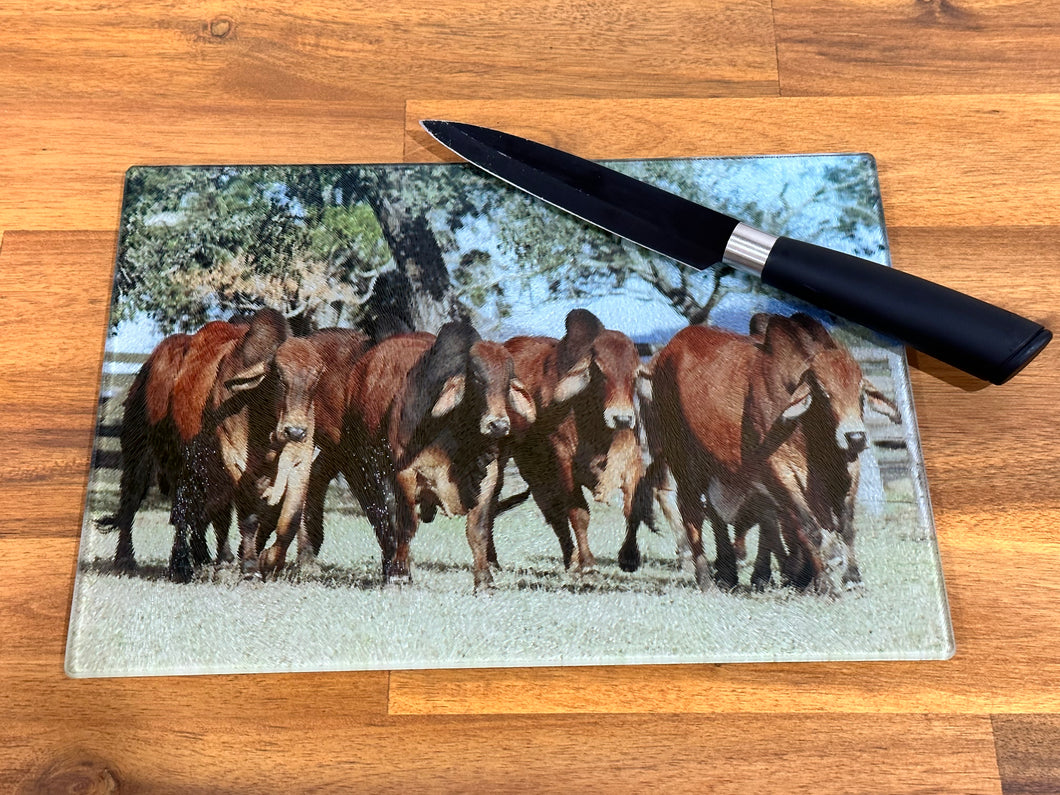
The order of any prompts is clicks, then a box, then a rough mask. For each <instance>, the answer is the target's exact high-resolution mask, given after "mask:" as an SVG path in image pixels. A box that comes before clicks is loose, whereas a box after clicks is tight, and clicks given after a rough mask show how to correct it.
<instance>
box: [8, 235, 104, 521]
mask: <svg viewBox="0 0 1060 795" xmlns="http://www.w3.org/2000/svg"><path fill="white" fill-rule="evenodd" d="M113 259H114V235H113V233H109V232H108V233H51V234H26V233H16V232H8V233H7V234H6V235H5V236H4V244H3V248H2V249H0V302H2V303H0V306H2V308H0V368H2V371H3V373H4V377H3V380H0V405H3V406H4V411H3V412H0V484H2V485H0V536H3V535H7V534H11V535H16V534H24V533H28V534H30V535H41V536H47V535H65V536H68V537H70V536H74V535H76V534H77V533H79V532H80V527H81V520H80V515H81V511H82V509H83V506H84V490H85V483H86V479H87V475H88V462H89V457H90V455H91V449H92V432H93V428H94V427H95V422H96V407H97V404H98V403H97V395H98V385H99V379H100V367H101V362H102V357H103V342H104V339H105V336H106V325H107V312H108V309H109V306H110V287H111V273H112V271H113V267H114V266H113ZM60 307H61V309H59V308H60Z"/></svg>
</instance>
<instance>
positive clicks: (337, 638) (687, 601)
mask: <svg viewBox="0 0 1060 795" xmlns="http://www.w3.org/2000/svg"><path fill="white" fill-rule="evenodd" d="M342 497H343V495H342V493H341V489H340V488H338V487H333V488H332V495H331V497H330V502H329V512H328V515H327V521H326V524H325V532H326V534H327V535H326V539H325V542H324V547H323V549H322V551H321V563H322V564H323V565H322V571H321V573H320V574H319V575H318V576H313V577H304V578H303V577H299V576H297V575H296V574H291V575H288V576H285V577H283V578H282V579H281V580H279V581H274V582H268V583H262V582H260V581H244V580H243V579H242V577H241V576H240V575H239V573H238V571H236V570H235V569H234V568H233V567H220V568H215V567H213V566H208V567H206V568H205V569H204V570H203V571H202V572H201V573H200V575H199V576H198V577H197V579H196V580H194V581H193V582H192V583H190V584H187V585H175V584H173V583H170V582H168V581H167V580H166V579H165V565H166V562H167V558H168V554H169V548H170V544H171V543H172V535H171V533H170V530H169V527H168V525H167V519H168V516H167V512H166V511H165V510H164V508H163V506H161V504H153V505H149V506H145V509H144V510H143V511H142V512H141V513H140V515H139V516H138V517H137V523H136V527H135V543H136V551H137V559H138V561H139V562H140V565H141V569H140V571H139V572H138V573H137V574H136V575H133V576H120V575H118V574H117V573H116V572H115V571H114V569H113V566H112V565H111V559H112V558H113V554H114V544H115V542H116V535H114V534H111V535H102V534H100V533H99V532H98V530H97V529H96V528H95V524H94V521H87V522H86V529H85V533H84V536H83V540H82V548H81V557H80V570H79V574H78V583H77V588H76V592H75V597H74V614H73V618H72V620H71V631H70V643H69V647H68V660H67V667H68V670H69V672H70V673H71V674H72V675H75V676H100V675H102V676H106V675H129V674H168V673H207V672H234V671H294V670H327V669H357V668H415V667H464V666H485V665H542V664H590V663H633V662H694V661H712V662H718V661H751V660H765V661H770V660H811V659H813V660H816V659H878V658H885V659H893V658H902V659H906V658H922V657H924V658H938V657H945V656H948V655H949V654H951V653H952V636H951V631H950V627H949V619H948V610H947V606H946V602H945V595H944V592H943V587H942V579H941V573H940V571H939V567H938V555H937V551H936V547H935V542H934V538H933V535H932V534H931V531H930V528H928V527H924V526H923V525H922V523H921V521H920V519H919V514H918V510H917V508H916V505H915V504H914V503H913V501H912V496H911V493H906V491H905V490H904V489H902V488H901V486H899V488H898V489H897V490H892V491H890V492H888V502H887V503H886V506H885V508H884V511H883V512H882V514H879V515H874V516H868V515H864V514H863V515H861V516H860V517H859V520H860V523H859V532H860V535H859V538H858V558H859V562H860V563H861V570H862V574H863V577H864V581H865V587H864V589H863V590H862V591H861V592H857V593H849V594H846V595H844V596H843V597H842V598H839V599H836V600H832V599H826V598H822V597H818V596H814V595H810V594H800V593H794V592H792V591H791V590H789V589H782V588H776V589H770V590H767V591H765V592H762V593H754V592H752V591H751V590H750V589H749V588H748V587H746V583H747V581H748V579H749V577H750V572H749V570H745V571H743V572H741V577H742V582H743V583H744V586H743V587H741V589H739V590H737V591H736V592H734V593H731V594H726V593H720V592H710V593H701V592H700V591H699V590H698V589H697V588H696V587H695V583H694V578H693V577H692V575H691V574H689V573H688V572H687V571H683V570H681V569H680V568H678V567H677V566H676V565H675V563H674V542H673V538H672V536H670V535H667V534H658V535H653V534H651V533H648V532H647V531H644V532H643V533H642V540H641V549H642V551H643V552H644V558H645V562H644V566H643V567H642V568H641V570H640V571H638V572H637V573H636V574H627V573H625V572H623V571H621V570H620V569H619V567H618V564H617V561H616V557H617V551H618V548H619V546H620V544H621V541H622V535H623V532H624V525H623V522H622V516H621V511H620V510H619V509H617V508H615V507H613V506H600V505H595V504H594V505H593V506H592V511H593V513H592V525H591V526H590V541H591V544H592V546H593V551H594V552H595V553H596V555H597V558H598V563H599V571H598V572H597V573H596V574H593V575H590V576H583V577H572V576H569V575H567V574H566V573H565V572H564V571H563V570H562V566H561V563H560V561H559V545H558V543H557V541H556V539H555V536H554V535H553V534H552V532H551V531H550V530H549V529H547V527H546V525H545V524H544V521H543V520H542V518H541V515H540V513H538V511H537V509H536V508H535V507H534V506H533V504H532V503H525V504H524V505H522V506H520V507H519V508H517V509H515V510H513V511H511V512H510V513H508V514H505V515H504V516H503V517H501V519H500V520H498V522H497V527H496V539H497V549H498V554H499V556H500V558H501V564H502V567H503V568H502V571H500V572H499V573H498V574H497V575H496V586H497V587H496V590H495V592H494V593H493V594H492V595H489V596H476V595H474V594H473V593H472V576H471V571H470V559H471V554H470V551H469V549H468V546H467V541H466V538H465V535H464V523H463V520H462V519H446V518H444V517H438V519H436V520H435V521H434V522H433V523H431V524H428V525H424V526H422V527H421V529H420V532H419V534H418V535H417V537H416V539H415V541H414V543H413V556H414V572H413V576H414V582H413V583H412V584H411V585H407V586H402V587H388V588H383V587H381V576H380V572H379V565H380V564H379V549H378V546H377V545H376V542H375V538H374V536H373V535H372V533H371V531H370V530H369V528H368V524H367V522H366V521H365V520H364V519H363V518H361V517H359V516H357V515H356V514H355V512H354V511H353V510H351V508H350V506H349V505H348V504H346V503H345V502H343V501H342V499H341V498H342ZM112 500H113V494H112V493H110V491H109V490H107V489H100V490H98V491H94V492H93V498H92V500H91V501H90V518H91V519H92V520H94V519H97V518H99V516H101V515H103V514H105V513H106V512H107V510H108V508H109V507H110V503H111V501H112ZM754 540H755V539H754V535H753V533H752V535H751V537H750V538H749V549H752V550H753V548H754Z"/></svg>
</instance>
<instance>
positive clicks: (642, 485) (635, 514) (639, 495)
mask: <svg viewBox="0 0 1060 795" xmlns="http://www.w3.org/2000/svg"><path fill="white" fill-rule="evenodd" d="M660 466H661V463H660V462H659V461H653V462H652V463H651V464H650V465H649V466H648V471H647V472H645V473H644V477H642V478H641V479H640V480H639V482H638V483H637V485H636V488H635V489H634V490H633V496H632V499H631V500H630V506H629V511H628V513H627V515H626V537H625V539H624V540H623V541H622V547H621V549H619V550H618V565H619V566H620V567H621V568H622V571H636V570H637V569H639V568H640V564H641V556H640V547H639V546H638V544H637V532H638V531H639V530H640V526H641V525H642V524H645V525H648V527H651V526H652V510H653V507H654V501H653V499H652V497H653V494H654V493H655V489H656V485H657V484H656V482H655V481H656V480H657V474H656V473H657V471H658V469H659V467H660Z"/></svg>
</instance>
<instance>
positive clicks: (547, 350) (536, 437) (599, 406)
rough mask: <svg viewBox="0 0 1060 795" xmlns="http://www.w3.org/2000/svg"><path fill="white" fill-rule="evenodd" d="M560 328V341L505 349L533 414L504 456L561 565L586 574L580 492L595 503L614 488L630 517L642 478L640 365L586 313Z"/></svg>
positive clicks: (627, 344)
mask: <svg viewBox="0 0 1060 795" xmlns="http://www.w3.org/2000/svg"><path fill="white" fill-rule="evenodd" d="M565 325H566V333H565V335H564V336H563V338H562V339H560V340H556V339H553V338H551V337H514V338H512V339H510V340H508V342H506V343H505V347H506V348H507V349H508V350H509V351H510V352H511V355H512V358H513V360H514V361H515V374H516V376H517V377H518V378H519V380H520V381H521V382H522V383H524V384H525V385H526V387H527V389H529V391H530V393H531V395H532V396H533V401H534V407H535V409H536V413H537V419H536V421H535V422H534V423H533V424H532V425H531V426H530V427H528V428H525V429H519V430H518V432H517V433H515V434H514V435H513V437H512V439H511V441H510V442H509V444H508V445H506V447H507V448H508V450H506V453H507V452H508V451H509V450H510V454H511V455H512V456H513V457H514V459H515V462H516V464H517V465H518V467H519V473H520V474H521V475H522V477H523V479H524V480H525V481H526V483H527V485H528V486H529V488H530V493H531V494H532V495H533V498H534V501H535V502H536V503H537V506H538V508H540V509H541V513H542V514H544V517H545V520H546V521H547V522H548V524H549V525H550V526H551V527H552V530H553V531H554V532H555V534H556V537H557V538H558V539H559V544H560V550H561V552H562V554H563V563H564V566H565V567H566V568H567V569H568V570H570V571H581V572H587V571H591V570H593V569H594V568H595V566H596V559H595V557H594V556H593V553H592V551H591V550H590V548H589V537H588V529H589V506H588V503H587V502H586V500H585V495H584V494H583V492H582V489H583V488H588V489H589V490H590V491H591V492H592V493H593V496H594V498H595V499H597V500H598V501H601V502H604V501H606V500H607V499H609V498H610V496H611V494H612V493H613V492H614V491H615V490H616V489H620V490H621V492H622V495H623V509H624V513H625V515H626V516H629V514H630V510H631V505H632V499H633V493H634V490H635V488H636V485H637V482H638V481H639V479H640V476H641V468H642V461H641V453H640V447H639V444H638V441H637V436H636V428H635V426H636V423H637V414H636V410H635V405H634V404H635V398H634V388H635V381H636V378H637V374H638V372H639V371H640V367H641V363H640V358H639V356H638V355H637V350H636V347H635V346H634V344H633V342H632V340H630V339H629V337H627V336H626V335H625V334H622V333H621V332H619V331H612V330H609V329H606V328H604V325H603V323H601V322H600V320H599V319H598V318H597V317H596V316H595V315H593V314H592V313H591V312H589V311H588V310H585V309H575V310H572V311H571V312H570V313H569V314H568V315H567V318H566V324H565ZM571 528H573V530H574V539H575V540H576V543H577V547H575V542H573V541H572V539H571ZM491 541H492V532H491Z"/></svg>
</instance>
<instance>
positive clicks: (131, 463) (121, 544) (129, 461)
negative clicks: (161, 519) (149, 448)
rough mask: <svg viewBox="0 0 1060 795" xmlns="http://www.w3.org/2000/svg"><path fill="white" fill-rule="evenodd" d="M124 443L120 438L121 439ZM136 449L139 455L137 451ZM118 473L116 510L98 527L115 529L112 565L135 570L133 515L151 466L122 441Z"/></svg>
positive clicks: (101, 521) (146, 487) (139, 501)
mask: <svg viewBox="0 0 1060 795" xmlns="http://www.w3.org/2000/svg"><path fill="white" fill-rule="evenodd" d="M123 442H124V439H123ZM138 452H139V455H137V453H138ZM122 456H123V458H122V472H121V487H120V495H121V496H120V499H119V503H118V512H117V513H116V514H114V515H113V516H108V517H105V518H103V519H101V520H100V521H99V524H100V526H101V527H109V528H112V529H117V531H118V544H117V547H116V549H115V552H114V565H115V566H116V567H117V569H118V570H119V571H135V570H136V556H135V555H134V553H133V540H132V526H133V518H134V517H135V516H136V512H137V511H138V510H139V509H140V505H141V504H142V503H143V501H144V498H145V497H146V496H147V490H148V488H150V485H151V475H152V474H153V472H154V467H153V466H152V465H151V462H150V461H149V460H147V456H146V455H144V451H127V450H126V445H125V444H124V443H123V444H122Z"/></svg>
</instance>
